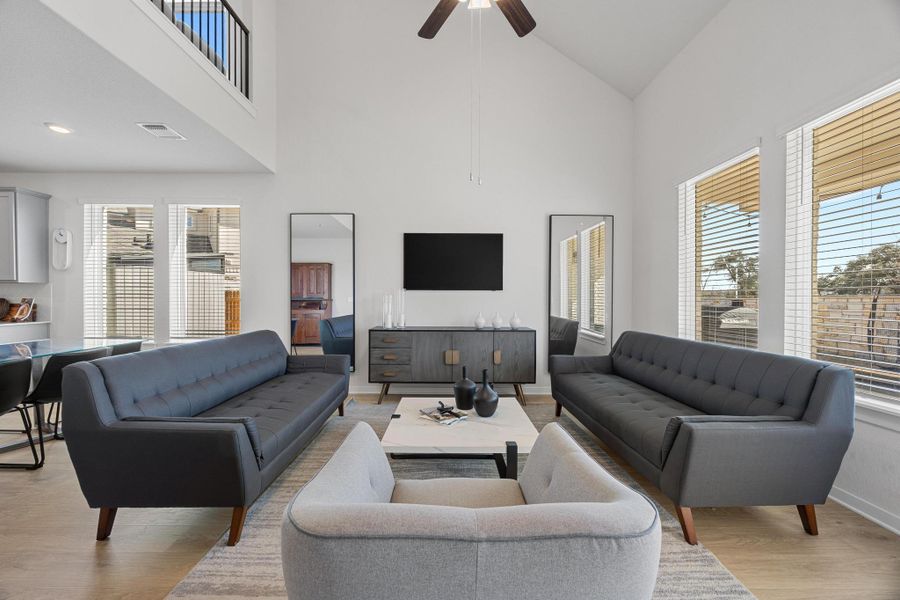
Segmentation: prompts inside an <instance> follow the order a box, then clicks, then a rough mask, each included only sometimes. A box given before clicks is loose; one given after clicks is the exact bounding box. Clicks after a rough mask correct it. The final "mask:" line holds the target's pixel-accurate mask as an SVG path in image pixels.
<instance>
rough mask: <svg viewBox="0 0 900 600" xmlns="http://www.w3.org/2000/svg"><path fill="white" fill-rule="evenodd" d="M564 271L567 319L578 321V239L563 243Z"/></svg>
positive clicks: (572, 238) (564, 298)
mask: <svg viewBox="0 0 900 600" xmlns="http://www.w3.org/2000/svg"><path fill="white" fill-rule="evenodd" d="M562 250H563V269H564V271H563V272H564V273H565V277H566V285H565V287H564V289H563V301H562V307H563V311H565V312H564V314H565V317H566V318H567V319H571V320H572V321H577V320H578V281H579V276H578V238H577V237H576V236H573V237H570V238H569V239H567V240H563V242H562Z"/></svg>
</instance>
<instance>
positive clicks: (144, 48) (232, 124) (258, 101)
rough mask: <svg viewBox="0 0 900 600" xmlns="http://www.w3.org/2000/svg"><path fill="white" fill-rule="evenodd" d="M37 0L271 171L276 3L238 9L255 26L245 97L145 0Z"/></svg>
mask: <svg viewBox="0 0 900 600" xmlns="http://www.w3.org/2000/svg"><path fill="white" fill-rule="evenodd" d="M41 2H42V3H43V4H45V5H46V6H47V7H49V8H50V9H51V10H53V11H54V12H56V13H57V14H58V15H60V16H61V17H62V18H64V19H66V20H67V21H69V22H70V23H71V24H72V25H74V26H75V27H76V28H78V29H80V30H81V31H82V32H83V33H85V34H86V35H87V36H89V37H90V38H92V39H93V40H94V41H95V42H97V43H98V44H100V46H102V47H103V48H105V49H106V50H107V51H108V52H110V53H111V54H112V55H114V56H116V57H117V58H118V59H119V60H121V61H122V62H123V63H125V64H126V65H128V66H129V67H131V68H132V69H134V70H135V71H136V72H137V73H139V74H140V75H141V76H143V77H145V78H146V79H147V80H148V81H150V82H151V83H152V84H153V85H155V86H157V87H158V88H159V89H160V90H162V91H163V92H164V93H166V94H168V95H169V96H170V97H172V98H173V99H174V100H175V101H177V102H179V103H180V104H181V105H182V106H184V107H185V108H187V109H188V110H190V111H191V112H193V113H194V114H195V115H197V116H198V117H200V118H201V119H203V120H204V121H206V122H207V123H209V124H210V125H211V126H213V127H214V128H216V129H217V130H218V131H219V132H220V133H222V134H223V135H225V137H227V138H228V139H230V140H231V141H233V142H234V143H235V144H237V145H238V146H240V147H241V148H242V149H243V150H244V151H245V152H247V153H248V154H250V155H251V156H252V157H253V158H255V159H256V160H257V161H258V162H259V163H260V165H261V169H260V170H264V169H268V170H274V169H275V152H276V143H275V135H276V132H275V126H276V104H275V103H276V97H275V95H276V85H275V68H274V64H275V44H276V32H275V29H276V21H277V19H276V15H275V2H274V0H258V1H255V2H252V3H251V2H249V1H247V2H241V3H240V5H239V6H236V7H235V10H236V11H238V12H239V14H240V16H241V18H242V20H244V22H245V23H246V24H247V26H248V27H251V25H252V30H251V36H252V42H251V52H250V60H251V61H252V65H251V68H252V72H251V78H250V87H251V101H250V102H248V101H247V99H246V98H244V97H243V96H242V95H241V93H240V92H239V91H237V89H236V88H235V87H234V86H233V85H231V84H230V83H228V82H227V81H226V80H225V79H224V78H223V77H222V76H221V74H219V73H217V72H216V70H215V67H213V66H212V64H211V63H209V61H207V60H206V59H205V58H204V57H203V56H201V55H200V54H199V53H197V52H196V48H194V47H193V46H192V44H191V42H190V41H189V40H188V39H187V38H186V37H185V36H183V35H182V34H181V33H180V32H179V31H178V30H177V29H175V28H174V27H172V25H171V23H170V22H166V20H165V17H164V16H163V15H162V12H161V11H160V10H158V9H157V8H156V7H154V6H153V4H151V3H150V2H149V1H148V0H91V1H90V2H72V1H71V0H41ZM147 118H148V119H152V117H147Z"/></svg>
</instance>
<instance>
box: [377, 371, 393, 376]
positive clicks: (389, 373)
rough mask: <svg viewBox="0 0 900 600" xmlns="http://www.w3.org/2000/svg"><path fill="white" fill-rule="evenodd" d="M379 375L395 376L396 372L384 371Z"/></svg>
mask: <svg viewBox="0 0 900 600" xmlns="http://www.w3.org/2000/svg"><path fill="white" fill-rule="evenodd" d="M381 375H382V377H396V376H397V373H396V372H394V371H385V372H384V373H382V374H381Z"/></svg>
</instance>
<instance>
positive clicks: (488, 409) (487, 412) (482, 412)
mask: <svg viewBox="0 0 900 600" xmlns="http://www.w3.org/2000/svg"><path fill="white" fill-rule="evenodd" d="M482 379H483V383H482V384H481V387H480V388H478V391H477V392H476V393H475V412H476V413H478V416H479V417H492V416H494V413H495V412H497V405H498V404H500V396H498V395H497V392H495V391H494V388H492V387H491V383H490V382H489V381H488V372H487V369H485V370H484V371H483V372H482Z"/></svg>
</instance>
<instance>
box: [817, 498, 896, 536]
mask: <svg viewBox="0 0 900 600" xmlns="http://www.w3.org/2000/svg"><path fill="white" fill-rule="evenodd" d="M828 498H829V499H830V500H834V501H835V502H837V503H838V504H840V505H841V506H843V507H845V508H848V509H850V510H852V511H853V512H855V513H856V514H858V515H859V516H861V517H865V518H866V519H868V520H869V521H872V522H873V523H875V524H876V525H880V526H881V527H884V528H885V529H887V530H888V531H891V532H893V533H895V534H897V535H900V515H895V514H894V513H892V512H890V511H888V510H885V509H883V508H881V507H880V506H876V505H875V504H872V503H871V502H869V501H868V500H864V499H863V498H860V497H859V496H857V495H856V494H853V493H850V492H848V491H847V490H842V489H841V488H839V487H833V488H831V494H830V495H829V496H828Z"/></svg>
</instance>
